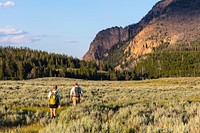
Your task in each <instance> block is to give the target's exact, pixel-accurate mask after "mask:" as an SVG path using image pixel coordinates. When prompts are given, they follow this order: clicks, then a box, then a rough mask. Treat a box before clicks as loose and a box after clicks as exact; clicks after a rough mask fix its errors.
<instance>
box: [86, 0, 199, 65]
mask: <svg viewBox="0 0 200 133" xmlns="http://www.w3.org/2000/svg"><path fill="white" fill-rule="evenodd" d="M199 38H200V0H162V1H160V2H158V3H157V4H156V5H155V6H154V7H153V8H152V10H151V11H149V13H148V14H147V15H146V16H145V17H144V18H143V19H142V20H141V21H140V22H139V23H137V24H133V25H130V26H127V27H125V28H119V27H114V28H110V29H107V30H104V31H101V32H99V33H98V34H97V36H96V38H95V39H94V41H93V42H92V43H91V45H90V49H89V51H88V52H87V53H86V55H85V56H84V57H83V59H84V60H101V59H103V58H104V54H105V52H106V53H108V56H109V49H110V48H111V47H112V46H114V45H116V44H118V43H124V44H125V43H128V45H127V46H126V48H125V50H124V51H123V52H124V57H123V58H122V59H119V60H118V65H117V67H116V68H122V67H124V66H125V64H128V66H130V67H132V66H134V65H135V64H137V61H138V58H139V57H140V56H142V55H145V54H148V53H151V52H153V51H154V50H155V49H156V48H157V47H161V46H165V47H168V46H173V45H175V44H178V43H183V42H184V43H185V42H191V41H194V40H197V39H199ZM121 46H122V45H121ZM126 66H127V65H126Z"/></svg>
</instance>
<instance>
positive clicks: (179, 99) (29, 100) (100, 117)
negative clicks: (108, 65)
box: [0, 78, 200, 133]
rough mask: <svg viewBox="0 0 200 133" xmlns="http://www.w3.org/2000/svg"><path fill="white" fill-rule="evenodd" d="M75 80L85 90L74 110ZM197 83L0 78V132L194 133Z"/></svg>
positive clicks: (199, 98)
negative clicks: (52, 99)
mask: <svg viewBox="0 0 200 133" xmlns="http://www.w3.org/2000/svg"><path fill="white" fill-rule="evenodd" d="M74 81H78V82H79V84H80V85H81V87H82V88H83V89H84V91H85V93H84V96H83V97H82V102H81V104H80V105H78V107H77V108H75V109H74V108H73V107H71V106H70V102H69V91H70V89H71V87H72V84H73V83H74ZM199 83H200V78H170V79H167V78H166V79H157V80H145V81H124V82H123V81H84V80H74V79H66V78H44V79H35V80H27V81H0V101H1V106H0V118H1V119H0V126H1V130H0V132H1V131H3V132H16V131H17V132H31V131H32V132H35V131H38V130H40V132H60V133H61V132H102V133H103V132H149V133H151V132H177V133H185V132H186V133H187V132H192V133H196V132H199V129H200V109H199V108H200V84H199ZM55 84H56V85H58V90H59V92H60V93H61V96H62V97H61V103H62V108H61V110H60V111H59V117H58V118H57V119H56V120H53V121H52V120H49V113H48V108H47V94H48V92H49V90H50V89H51V88H52V86H53V85H55ZM9 123H11V124H9ZM41 128H42V129H41Z"/></svg>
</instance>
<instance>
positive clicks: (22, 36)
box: [0, 27, 45, 44]
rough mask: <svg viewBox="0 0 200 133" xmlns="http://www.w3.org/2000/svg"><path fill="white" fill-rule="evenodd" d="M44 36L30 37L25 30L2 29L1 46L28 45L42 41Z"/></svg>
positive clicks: (0, 30)
mask: <svg viewBox="0 0 200 133" xmlns="http://www.w3.org/2000/svg"><path fill="white" fill-rule="evenodd" d="M44 37H45V36H44V35H36V36H34V35H29V34H28V33H27V32H25V31H23V30H18V29H15V28H14V27H5V28H0V44H28V43H33V42H35V41H40V40H41V39H42V38H44Z"/></svg>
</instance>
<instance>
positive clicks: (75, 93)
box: [70, 82, 83, 106]
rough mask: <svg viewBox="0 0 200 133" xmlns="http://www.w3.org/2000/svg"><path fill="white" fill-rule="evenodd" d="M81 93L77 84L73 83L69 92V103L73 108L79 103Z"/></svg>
mask: <svg viewBox="0 0 200 133" xmlns="http://www.w3.org/2000/svg"><path fill="white" fill-rule="evenodd" d="M82 93H83V90H82V88H81V87H80V86H79V85H78V83H77V82H75V83H74V84H73V87H72V89H71V91H70V101H71V102H73V105H74V106H76V105H77V104H78V103H80V100H81V95H82Z"/></svg>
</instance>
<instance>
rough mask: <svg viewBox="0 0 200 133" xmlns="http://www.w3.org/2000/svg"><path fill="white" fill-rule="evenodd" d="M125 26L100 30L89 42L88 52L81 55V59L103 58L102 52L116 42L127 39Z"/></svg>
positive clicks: (94, 59)
mask: <svg viewBox="0 0 200 133" xmlns="http://www.w3.org/2000/svg"><path fill="white" fill-rule="evenodd" d="M127 30H128V29H127V28H121V27H112V28H109V29H106V30H103V31H100V32H99V33H98V34H97V35H96V37H95V39H94V40H93V41H92V43H91V44H90V48H89V50H88V52H87V53H86V54H85V55H84V56H83V60H87V61H91V60H93V61H96V60H100V59H102V58H103V56H104V53H105V52H106V51H108V50H110V48H111V47H112V46H113V45H115V44H117V43H122V42H124V41H126V40H127V39H128V32H127Z"/></svg>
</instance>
